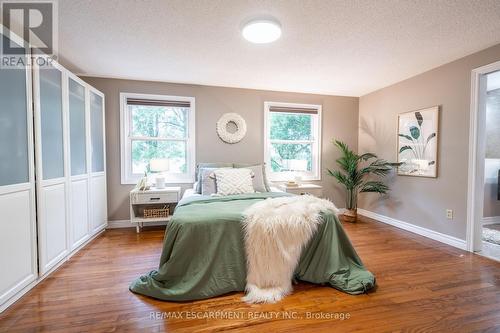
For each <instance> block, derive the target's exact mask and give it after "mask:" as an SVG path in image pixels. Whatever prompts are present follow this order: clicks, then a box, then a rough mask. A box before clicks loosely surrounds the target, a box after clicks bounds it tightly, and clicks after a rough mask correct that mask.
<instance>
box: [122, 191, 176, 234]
mask: <svg viewBox="0 0 500 333" xmlns="http://www.w3.org/2000/svg"><path fill="white" fill-rule="evenodd" d="M180 197H181V188H180V187H165V188H161V189H160V188H154V187H152V188H150V189H149V190H146V191H139V190H137V189H133V190H132V191H130V222H131V223H135V225H136V226H135V228H136V231H137V233H139V231H140V228H142V226H143V224H144V223H150V222H168V221H169V220H170V218H171V217H172V215H169V216H168V217H155V218H145V217H144V215H143V212H144V208H145V207H149V206H151V207H155V206H159V207H161V206H169V208H170V214H172V213H173V205H172V204H175V203H177V202H179V199H180Z"/></svg>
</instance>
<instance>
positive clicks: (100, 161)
mask: <svg viewBox="0 0 500 333" xmlns="http://www.w3.org/2000/svg"><path fill="white" fill-rule="evenodd" d="M89 99H90V147H91V154H90V155H91V157H90V160H91V176H90V189H91V190H90V198H91V210H92V214H91V216H92V218H91V232H92V233H93V234H95V233H96V232H99V231H100V230H102V229H104V228H105V227H106V225H107V202H106V200H107V197H106V172H105V170H106V147H105V141H104V95H103V94H101V93H100V92H98V91H96V90H93V89H90V91H89Z"/></svg>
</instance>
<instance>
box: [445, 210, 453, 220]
mask: <svg viewBox="0 0 500 333" xmlns="http://www.w3.org/2000/svg"><path fill="white" fill-rule="evenodd" d="M446 218H447V219H448V220H453V210H452V209H447V210H446Z"/></svg>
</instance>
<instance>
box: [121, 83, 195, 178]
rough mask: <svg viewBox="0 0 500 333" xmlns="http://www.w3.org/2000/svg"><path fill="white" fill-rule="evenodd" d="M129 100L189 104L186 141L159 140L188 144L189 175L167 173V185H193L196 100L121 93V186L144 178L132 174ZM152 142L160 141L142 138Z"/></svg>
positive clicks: (182, 97)
mask: <svg viewBox="0 0 500 333" xmlns="http://www.w3.org/2000/svg"><path fill="white" fill-rule="evenodd" d="M128 98H137V99H145V100H164V101H179V102H189V103H190V109H189V113H188V128H187V137H186V139H185V140H184V139H177V140H175V139H159V140H160V141H184V142H186V164H187V173H186V174H185V175H181V174H174V173H166V177H165V178H166V179H165V183H167V184H186V183H193V182H194V177H195V167H196V162H195V161H196V131H195V124H196V122H195V119H196V105H195V98H194V97H189V96H169V95H152V94H138V93H127V92H121V93H120V150H121V151H120V155H121V156H120V159H121V184H123V185H129V184H136V183H137V182H138V181H139V180H140V179H141V178H142V177H143V175H142V174H133V173H132V140H133V138H132V137H131V135H130V134H131V125H132V119H131V112H129V111H128V103H127V99H128ZM142 139H150V140H158V139H155V138H148V137H146V138H142Z"/></svg>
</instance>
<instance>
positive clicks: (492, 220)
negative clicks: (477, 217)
mask: <svg viewBox="0 0 500 333" xmlns="http://www.w3.org/2000/svg"><path fill="white" fill-rule="evenodd" d="M497 223H500V216H489V217H483V225H487V224H497Z"/></svg>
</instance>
